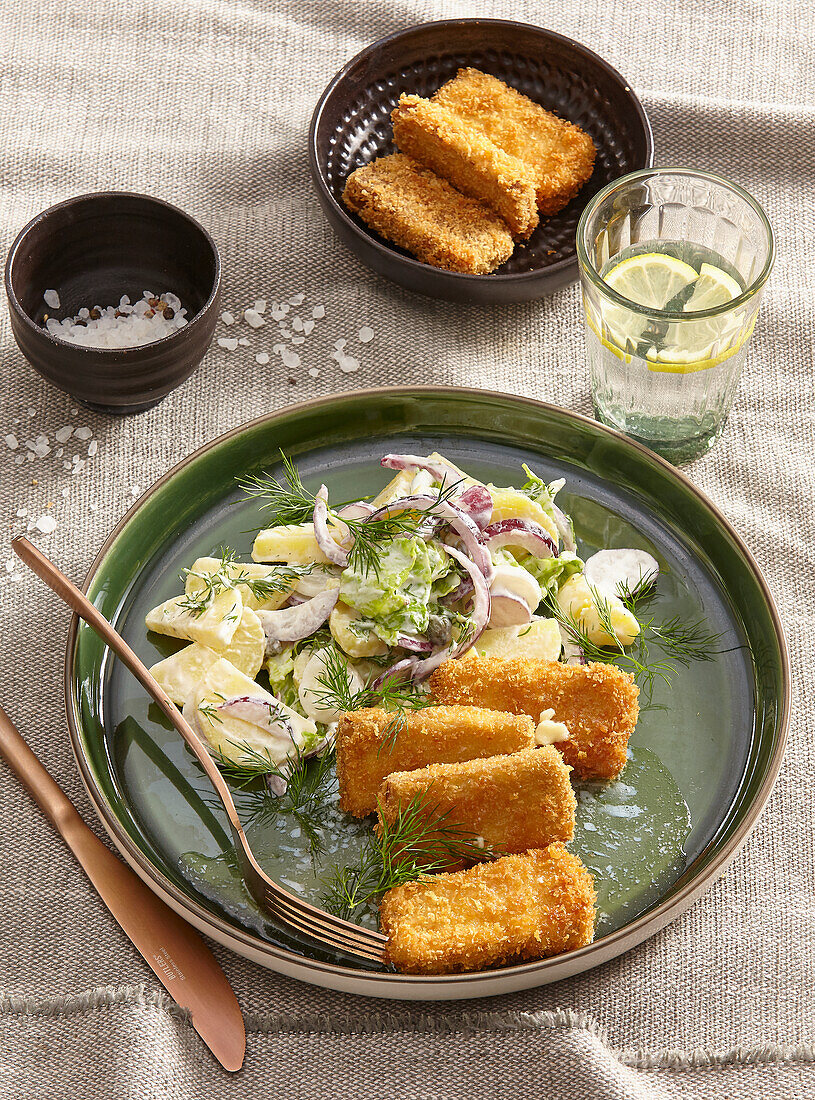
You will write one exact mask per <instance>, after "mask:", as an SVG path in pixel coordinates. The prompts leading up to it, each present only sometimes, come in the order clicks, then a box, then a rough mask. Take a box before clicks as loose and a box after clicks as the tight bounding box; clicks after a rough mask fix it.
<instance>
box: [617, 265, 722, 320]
mask: <svg viewBox="0 0 815 1100" xmlns="http://www.w3.org/2000/svg"><path fill="white" fill-rule="evenodd" d="M722 274H724V272H722ZM603 278H604V281H605V283H606V284H607V286H610V287H611V288H612V289H613V290H616V291H617V293H618V294H622V296H623V297H624V298H628V299H629V301H632V302H636V303H637V305H640V306H645V307H646V308H648V309H664V307H665V305H666V304H667V303H668V302H670V300H671V299H672V298H674V297H676V295H677V294H678V293H679V292H680V290H684V289H685V287H686V286H689V285H690V284H691V283H693V282H695V281H696V279H697V278H698V273H697V271H696V270H695V268H693V267H691V265H690V264H686V263H685V261H684V260H679V259H677V258H676V256H668V255H666V254H665V253H664V252H644V253H643V254H642V255H640V256H629V258H628V259H627V260H623V262H622V263H620V264H617V266H616V267H613V268H612V269H611V271H609V273H608V274H607V275H605V276H604V277H603ZM695 308H697V309H698V308H700V307H698V306H696V307H695Z"/></svg>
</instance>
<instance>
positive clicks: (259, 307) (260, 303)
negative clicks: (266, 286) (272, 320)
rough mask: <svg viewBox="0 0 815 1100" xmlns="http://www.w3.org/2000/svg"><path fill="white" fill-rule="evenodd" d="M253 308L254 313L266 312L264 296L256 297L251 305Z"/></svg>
mask: <svg viewBox="0 0 815 1100" xmlns="http://www.w3.org/2000/svg"><path fill="white" fill-rule="evenodd" d="M253 309H254V311H255V313H265V312H266V299H265V298H258V300H257V301H256V302H255V304H254V306H253Z"/></svg>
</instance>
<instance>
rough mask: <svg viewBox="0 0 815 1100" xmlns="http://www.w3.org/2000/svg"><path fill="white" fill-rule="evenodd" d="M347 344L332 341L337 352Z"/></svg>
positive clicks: (344, 341)
mask: <svg viewBox="0 0 815 1100" xmlns="http://www.w3.org/2000/svg"><path fill="white" fill-rule="evenodd" d="M347 343H348V341H347V340H335V341H334V347H335V348H336V349H337V351H342V349H343V348H344V347H345V345H346V344H347Z"/></svg>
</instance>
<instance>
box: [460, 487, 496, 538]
mask: <svg viewBox="0 0 815 1100" xmlns="http://www.w3.org/2000/svg"><path fill="white" fill-rule="evenodd" d="M456 507H457V508H460V509H461V510H462V512H464V513H465V514H466V515H468V516H469V517H470V519H471V520H472V521H473V523H474V524H475V525H476V527H478V528H479V530H481V531H483V530H484V528H485V527H486V526H487V524H488V523H489V522H490V517H491V516H492V510H493V507H494V505H493V500H492V497H491V496H490V491H489V489H487V488H486V487H485V486H484V485H471V486H470V488H469V489H466V490H465V491H464V492H463V493H462V494H461V496H460V497H459V498H458V500H457V501H456Z"/></svg>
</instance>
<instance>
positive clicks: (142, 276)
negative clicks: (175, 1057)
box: [6, 191, 221, 415]
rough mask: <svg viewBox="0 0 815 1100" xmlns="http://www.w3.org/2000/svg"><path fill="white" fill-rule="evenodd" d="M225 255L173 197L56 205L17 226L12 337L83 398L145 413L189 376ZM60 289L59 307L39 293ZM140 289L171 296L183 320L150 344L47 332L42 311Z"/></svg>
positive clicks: (11, 271)
mask: <svg viewBox="0 0 815 1100" xmlns="http://www.w3.org/2000/svg"><path fill="white" fill-rule="evenodd" d="M220 284H221V261H220V258H219V256H218V250H217V248H216V247H215V242H214V241H213V240H212V238H211V237H210V235H209V234H208V233H207V232H206V230H205V229H204V228H203V227H202V226H201V225H199V224H198V222H197V221H195V219H194V218H191V217H190V216H189V215H188V214H185V213H184V211H183V210H179V209H178V208H177V207H175V206H171V205H170V204H169V203H166V202H162V201H161V200H160V199H153V198H150V197H149V196H147V195H135V194H130V193H129V192H125V191H105V192H99V193H98V194H91V195H81V196H79V197H78V198H75V199H69V200H68V201H67V202H62V203H59V204H58V205H57V206H52V207H50V209H48V210H45V211H44V212H43V213H42V214H39V215H38V216H37V217H36V218H34V220H33V221H31V222H29V223H28V225H27V226H26V227H25V228H24V229H23V230H22V232H21V233H20V234H19V236H18V237H17V239H16V240H15V242H14V244H13V245H12V246H11V250H10V252H9V254H8V259H7V261H6V294H7V295H8V301H9V313H10V317H11V328H12V332H13V333H14V338H15V340H16V341H17V344H18V345H19V348H20V350H21V351H22V353H23V355H24V356H25V357H26V359H27V360H28V361H29V363H30V364H31V366H32V367H33V368H34V370H36V371H37V372H38V373H39V374H41V375H42V376H43V377H44V378H47V379H48V381H49V382H53V384H54V385H55V386H58V387H59V388H60V389H61V390H65V391H66V392H67V393H69V394H71V395H72V396H73V397H75V398H76V399H77V400H78V401H80V402H82V403H83V404H84V405H88V406H90V407H91V408H93V409H97V410H99V411H101V412H106V413H113V414H119V415H122V414H125V413H136V412H142V411H143V410H144V409H149V408H151V407H152V406H153V405H156V404H158V402H159V401H161V399H162V398H163V397H166V396H167V394H168V393H169V392H170V391H171V390H173V389H175V388H176V386H179V385H181V383H182V382H183V381H184V380H185V379H186V378H188V377H189V376H190V374H192V372H193V371H194V370H195V368H196V367H197V366H198V364H199V363H200V362H201V359H202V358H203V357H204V354H205V352H206V350H207V348H208V347H209V345H210V343H211V341H212V336H213V333H214V331H215V325H216V323H217V320H218V303H219V298H220ZM50 289H53V290H56V291H57V293H58V294H59V297H60V306H59V309H56V310H55V309H51V308H50V307H49V306H48V305H46V303H45V301H44V299H43V294H44V293H45V291H46V290H50ZM145 289H150V290H152V291H153V292H154V293H155V294H162V293H164V292H165V291H167V292H171V293H173V294H177V295H178V297H179V298H180V299H181V305H182V306H183V307H184V308H186V310H187V313H186V316H187V319H188V323H187V324H186V325H185V326H184V327H183V328H180V329H178V330H176V331H175V332H173V333H171V334H170V335H168V336H165V337H163V338H162V339H160V340H156V341H154V342H153V343H151V344H143V345H140V346H138V347H132V348H87V347H82V346H80V345H77V344H71V343H68V342H67V341H65V340H60V339H58V338H55V337H54V336H52V335H51V334H50V333H49V332H48V330H47V329H46V328H45V327H44V322H45V318H46V316H50V317H56V318H57V319H58V320H62V319H63V318H64V317H73V316H75V315H76V314H77V313H78V312H79V310H80V309H81V308H82V307H83V306H86V307H88V308H91V307H92V306H94V305H99V306H101V307H102V308H104V307H105V306H109V305H117V304H118V303H119V300H120V299H121V297H122V295H123V294H126V295H128V296H129V297H130V299H131V300H132V301H133V302H136V301H137V300H138V299H139V298H141V296H142V291H143V290H145Z"/></svg>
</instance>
